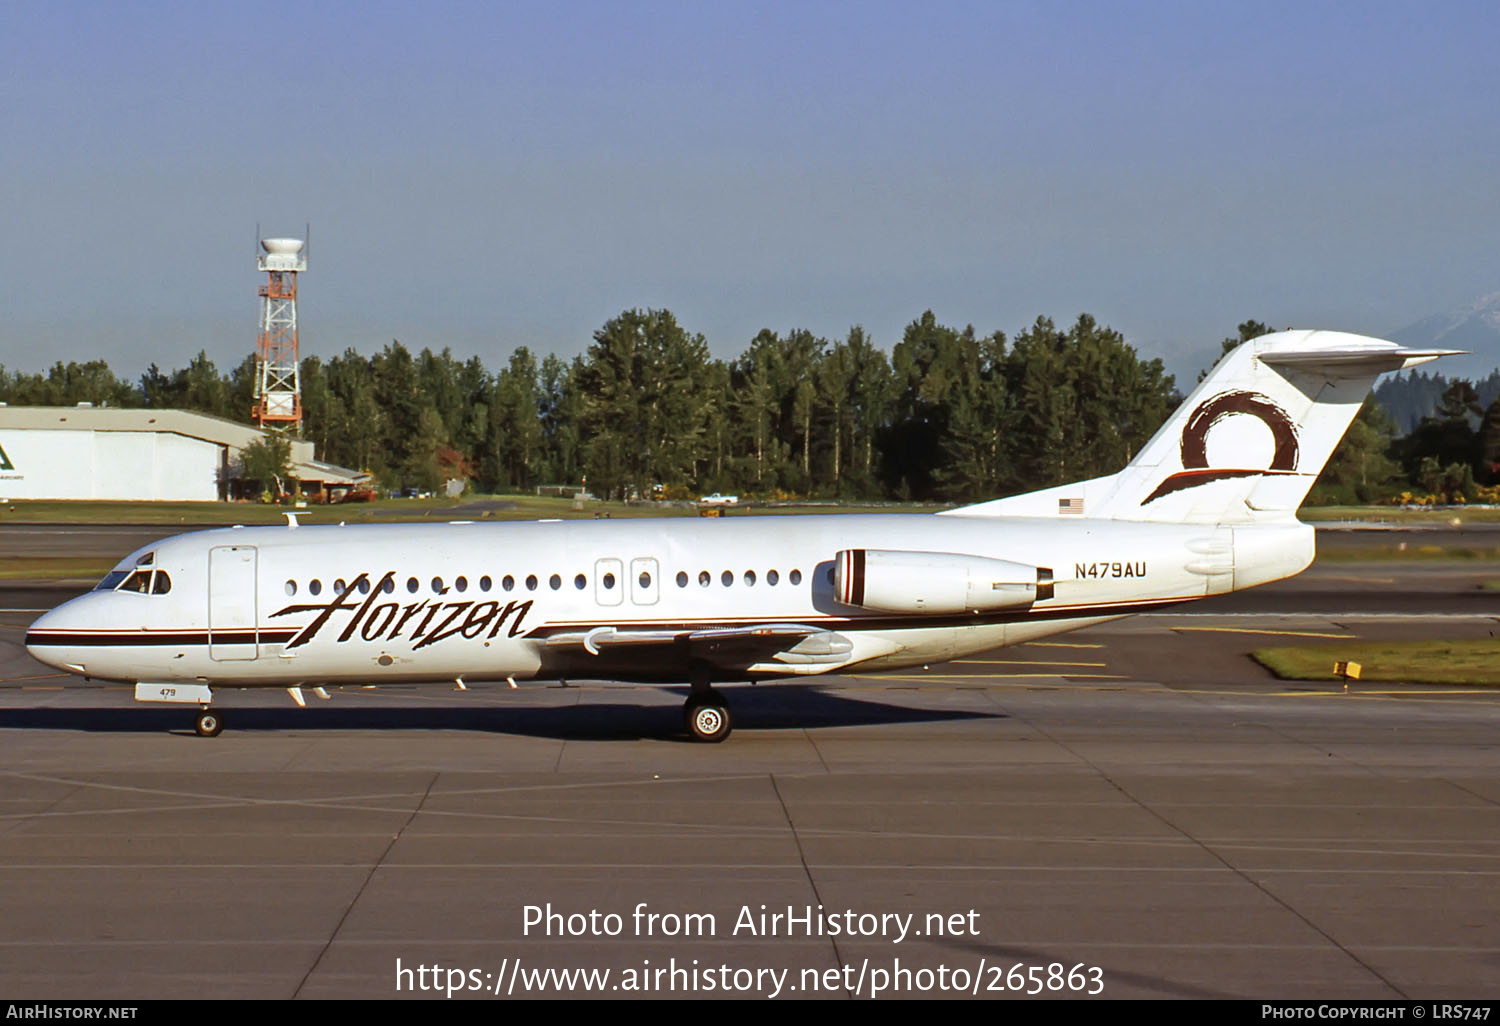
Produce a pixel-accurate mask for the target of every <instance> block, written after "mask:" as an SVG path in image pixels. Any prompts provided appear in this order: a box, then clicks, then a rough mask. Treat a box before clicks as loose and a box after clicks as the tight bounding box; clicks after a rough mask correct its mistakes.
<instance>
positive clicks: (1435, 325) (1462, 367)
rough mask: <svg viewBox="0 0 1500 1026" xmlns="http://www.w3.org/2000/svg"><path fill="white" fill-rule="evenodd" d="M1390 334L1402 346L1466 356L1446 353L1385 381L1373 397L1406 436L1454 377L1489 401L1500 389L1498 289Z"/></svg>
mask: <svg viewBox="0 0 1500 1026" xmlns="http://www.w3.org/2000/svg"><path fill="white" fill-rule="evenodd" d="M1387 337H1388V338H1391V339H1393V340H1395V341H1397V342H1400V343H1401V344H1402V345H1408V346H1414V347H1417V348H1421V349H1462V350H1464V352H1465V354H1466V355H1464V356H1445V357H1444V358H1443V359H1441V360H1439V361H1437V362H1436V363H1429V364H1424V365H1423V366H1422V368H1421V369H1420V370H1416V371H1408V372H1406V373H1405V374H1397V375H1394V376H1390V377H1386V378H1384V379H1382V380H1381V382H1380V384H1379V385H1378V386H1377V387H1376V389H1375V401H1376V402H1378V403H1380V405H1382V406H1384V407H1385V409H1386V412H1387V413H1389V414H1390V415H1391V416H1392V417H1394V418H1395V420H1396V427H1397V429H1398V430H1400V431H1401V432H1402V433H1403V434H1405V433H1407V432H1409V431H1411V429H1412V428H1414V427H1416V426H1417V422H1418V421H1420V420H1421V419H1422V418H1423V417H1430V416H1432V414H1433V412H1434V411H1435V410H1436V409H1437V401H1438V397H1439V396H1441V395H1442V394H1443V390H1444V389H1445V388H1447V387H1448V383H1449V382H1451V381H1453V380H1454V379H1456V378H1468V379H1469V380H1470V381H1472V382H1473V383H1474V384H1475V386H1476V387H1477V388H1478V389H1479V394H1480V401H1481V402H1483V403H1484V404H1485V405H1488V404H1489V403H1490V402H1492V401H1493V400H1494V398H1495V394H1496V392H1497V391H1500V371H1497V368H1500V292H1491V293H1490V294H1489V295H1485V296H1480V297H1479V298H1478V299H1476V300H1474V301H1473V302H1472V303H1469V304H1467V305H1465V306H1462V307H1460V308H1458V309H1456V310H1451V311H1449V312H1448V313H1441V314H1432V315H1431V316H1429V317H1423V318H1422V319H1421V320H1420V321H1417V322H1415V323H1414V324H1408V325H1407V326H1406V327H1404V328H1402V329H1401V330H1400V331H1393V332H1391V333H1390V335H1389V336H1387Z"/></svg>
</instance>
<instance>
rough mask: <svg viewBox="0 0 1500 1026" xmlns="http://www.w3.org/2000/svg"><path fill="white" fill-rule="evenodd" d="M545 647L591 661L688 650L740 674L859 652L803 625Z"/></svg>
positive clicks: (566, 638) (557, 639)
mask: <svg viewBox="0 0 1500 1026" xmlns="http://www.w3.org/2000/svg"><path fill="white" fill-rule="evenodd" d="M546 644H547V647H548V648H581V649H583V650H584V651H585V652H587V653H589V654H590V655H599V654H600V653H601V652H602V651H603V650H605V649H607V648H609V649H614V648H621V647H650V646H657V645H677V646H682V647H684V648H686V649H687V650H688V652H689V654H690V655H691V656H692V658H695V659H702V660H704V661H706V662H709V663H712V664H714V665H715V666H721V667H725V668H736V669H743V668H744V667H747V666H750V665H752V664H756V663H764V662H767V661H774V662H775V663H777V664H781V665H788V664H791V665H795V664H819V665H821V664H826V663H842V662H845V661H847V660H848V658H849V655H850V653H851V652H853V650H854V644H853V642H851V641H850V640H849V639H848V638H846V637H844V636H843V635H842V634H839V633H837V632H835V631H829V630H824V629H823V628H821V627H810V626H808V625H806V624H800V623H774V624H755V625H752V626H744V627H710V628H698V629H689V630H630V629H628V628H626V629H623V630H622V629H619V628H615V627H595V628H593V629H592V630H588V631H571V632H567V633H563V634H554V635H552V637H550V638H548V639H547V642H546Z"/></svg>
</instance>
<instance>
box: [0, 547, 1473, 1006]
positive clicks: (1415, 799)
mask: <svg viewBox="0 0 1500 1026" xmlns="http://www.w3.org/2000/svg"><path fill="white" fill-rule="evenodd" d="M1486 575H1487V576H1486ZM1495 577H1500V573H1497V572H1495V568H1493V567H1488V568H1486V567H1475V566H1471V565H1469V564H1463V563H1459V564H1452V565H1439V564H1418V565H1415V566H1409V565H1403V564H1390V563H1383V564H1368V565H1366V564H1352V565H1339V564H1334V565H1329V566H1320V567H1316V568H1314V570H1312V571H1310V572H1309V573H1308V574H1307V575H1304V577H1303V578H1300V579H1298V580H1296V581H1292V582H1286V583H1284V584H1281V585H1275V586H1271V587H1268V588H1266V589H1261V590H1258V591H1255V592H1250V593H1247V594H1245V595H1240V596H1232V597H1230V598H1227V599H1222V600H1215V603H1216V604H1214V605H1210V604H1208V603H1204V604H1202V605H1200V606H1195V607H1187V608H1185V609H1183V610H1181V611H1177V612H1170V613H1165V614H1159V615H1154V616H1141V617H1135V618H1133V619H1128V620H1121V621H1117V622H1115V623H1111V624H1107V625H1104V626H1102V627H1098V628H1095V629H1093V630H1090V631H1087V632H1080V633H1077V634H1071V635H1064V636H1060V637H1057V638H1054V639H1050V640H1049V641H1048V642H1046V643H1042V644H1035V645H1028V646H1023V647H1018V648H1011V649H1004V650H1001V651H998V652H993V653H988V654H985V655H982V656H976V657H973V658H970V659H965V660H962V661H958V662H954V663H949V664H944V665H941V666H933V667H930V668H928V669H927V670H916V671H911V672H907V673H901V674H895V675H890V676H883V677H865V676H844V677H837V678H830V679H827V680H819V681H816V682H809V683H805V684H782V685H774V686H761V687H756V688H738V689H733V690H731V691H730V692H729V693H730V697H731V699H732V701H733V703H734V711H735V716H736V722H737V730H736V732H735V734H734V736H733V737H732V738H731V739H730V740H729V741H728V742H727V743H725V744H723V745H712V746H710V745H697V744H692V743H689V742H687V741H685V740H683V739H682V738H681V737H680V736H679V735H677V734H676V733H675V731H676V730H677V729H678V719H679V717H678V709H679V706H680V703H681V694H680V693H674V692H672V691H670V690H662V689H650V688H624V687H620V686H613V685H605V684H593V683H585V684H581V685H575V686H570V687H566V688H564V687H558V686H541V685H536V686H530V687H523V688H521V689H519V690H516V691H511V690H509V689H507V688H504V687H500V688H475V689H473V690H471V691H468V692H463V693H460V692H456V691H454V690H452V689H451V688H448V687H442V686H435V687H430V688H417V687H411V688H394V689H391V688H382V689H379V690H366V689H345V690H343V691H336V692H334V694H333V697H332V699H331V701H329V702H326V703H323V702H316V701H314V703H313V705H312V706H311V707H310V708H308V709H306V710H300V709H297V708H295V707H294V706H292V704H291V703H290V701H289V700H288V699H287V698H286V696H285V695H284V694H282V693H280V692H274V693H270V694H246V693H227V694H225V695H224V697H223V702H222V705H223V709H224V711H225V713H226V718H227V723H228V726H227V728H226V731H225V733H224V734H223V735H222V736H220V737H218V738H214V739H204V738H199V737H197V736H195V735H193V734H192V733H191V730H190V725H191V719H190V716H189V715H188V714H186V713H184V712H183V711H180V710H174V709H171V708H155V707H147V706H139V705H134V704H133V703H132V702H131V701H130V695H129V692H128V691H126V690H122V689H118V688H106V687H86V686H64V685H66V684H69V683H70V682H68V681H66V680H64V679H62V678H58V677H56V676H54V675H52V674H51V671H49V670H47V669H46V668H45V667H41V666H39V665H37V664H35V663H33V662H31V661H30V660H29V659H28V657H26V655H25V653H24V649H22V648H21V647H20V641H21V637H22V631H23V629H24V624H25V623H26V622H27V621H28V619H29V618H30V615H31V614H29V613H27V612H16V611H15V610H27V609H30V608H36V607H37V606H39V605H45V604H50V602H49V601H48V599H49V598H56V597H57V596H58V594H59V590H58V589H47V588H42V589H30V590H28V589H26V588H20V587H18V588H12V589H9V590H8V591H6V592H3V593H0V604H3V605H4V606H5V607H6V609H8V610H11V611H9V612H5V613H0V680H3V683H0V991H3V992H4V993H7V994H10V995H13V996H17V997H67V998H76V997H93V998H111V997H113V998H149V997H293V996H296V997H352V998H388V997H415V998H428V999H430V998H433V997H434V996H439V997H441V996H442V995H444V994H445V993H446V988H447V987H448V986H449V985H459V986H462V987H463V988H464V989H463V990H461V991H458V990H456V991H455V992H454V996H455V997H457V996H460V994H462V995H463V996H470V997H474V996H481V995H480V993H479V992H478V991H474V990H470V989H469V988H470V987H471V986H473V987H478V988H480V989H481V990H482V991H483V996H485V997H487V999H490V1000H496V999H500V998H503V997H504V996H506V995H510V996H521V995H522V994H523V993H526V994H535V993H536V992H537V991H536V990H533V989H531V988H532V986H533V984H534V981H535V980H536V977H534V976H533V974H534V973H539V972H545V971H546V970H595V971H603V970H608V972H609V975H608V976H607V977H603V976H597V975H596V976H594V977H592V978H591V981H592V982H590V981H589V980H585V979H581V978H572V979H570V980H567V981H566V982H564V981H562V980H560V979H559V977H557V976H556V975H554V976H552V977H551V978H550V980H548V979H545V978H543V979H542V980H541V981H540V984H539V985H540V987H541V992H543V993H547V994H560V993H573V994H581V993H583V992H584V990H585V988H586V986H591V985H592V986H596V987H597V988H598V989H597V990H595V991H594V992H595V993H601V994H603V995H604V996H611V997H619V996H628V995H630V994H634V993H638V992H644V993H646V994H648V995H649V996H654V997H659V996H696V997H704V996H712V997H718V996H723V995H724V994H725V993H726V988H729V989H728V993H730V994H732V995H736V994H737V995H744V996H749V995H755V996H766V995H769V994H771V993H773V992H774V993H776V994H777V995H778V996H790V997H810V996H833V997H848V996H870V994H871V993H872V991H873V990H874V989H875V987H876V986H877V985H879V986H883V987H885V988H886V989H885V992H884V994H883V996H918V997H921V996H937V995H941V994H947V995H948V996H955V995H956V994H957V993H959V992H962V993H964V994H968V995H970V996H983V997H1017V996H1020V995H1017V994H1016V993H1015V992H1014V991H1013V990H1012V989H1010V988H1014V987H1015V986H1016V985H1017V984H1019V985H1020V987H1021V989H1022V990H1026V989H1031V988H1032V986H1033V985H1032V984H1031V983H1029V982H1027V981H1028V980H1031V979H1038V978H1039V979H1040V980H1041V987H1042V989H1043V990H1044V992H1045V993H1047V994H1049V995H1052V996H1055V995H1057V994H1063V995H1066V994H1070V993H1086V992H1088V991H1091V990H1093V989H1095V983H1094V981H1095V980H1096V979H1097V980H1099V981H1100V985H1101V986H1102V991H1103V996H1105V997H1117V998H1118V997H1254V998H1272V997H1278V998H1313V997H1330V998H1331V997H1339V998H1397V997H1424V998H1435V999H1442V998H1457V997H1463V998H1484V997H1487V998H1494V997H1496V996H1500V971H1497V970H1500V775H1497V773H1496V767H1497V765H1500V694H1496V693H1494V692H1491V691H1485V690H1481V689H1473V688H1423V687H1411V686H1405V687H1403V686H1392V685H1378V686H1373V685H1372V686H1362V685H1359V684H1356V685H1355V686H1354V687H1353V688H1352V689H1351V691H1350V693H1349V694H1344V693H1342V691H1341V690H1340V689H1338V688H1337V687H1332V686H1328V685H1313V684H1297V685H1288V684H1286V683H1283V682H1278V681H1275V680H1272V679H1271V678H1270V677H1269V675H1268V674H1266V673H1265V672H1264V671H1262V670H1260V669H1259V668H1258V667H1257V666H1255V665H1254V664H1253V663H1250V662H1249V661H1248V660H1247V659H1245V658H1244V653H1245V652H1246V651H1248V650H1249V649H1251V648H1253V647H1257V646H1259V645H1262V644H1266V643H1278V644H1280V643H1296V642H1298V641H1299V640H1305V641H1309V642H1313V641H1323V640H1327V638H1328V636H1350V635H1354V636H1365V637H1382V638H1383V637H1393V636H1403V637H1405V636H1412V637H1419V636H1421V637H1468V638H1487V637H1494V632H1495V631H1496V630H1497V629H1500V596H1497V595H1496V593H1494V592H1483V591H1480V590H1479V588H1478V587H1477V584H1478V583H1480V581H1481V580H1482V579H1494V578H1495ZM1476 595H1477V596H1478V598H1475V597H1474V596H1476ZM1331 607H1332V608H1331ZM549 904H550V906H551V909H550V911H551V912H552V913H553V914H554V915H556V916H558V917H559V918H557V919H556V920H555V921H552V926H551V928H550V929H549V928H548V927H547V926H546V925H545V924H546V923H548V922H549V920H548V919H547V918H546V914H545V913H546V910H547V908H546V907H547V906H548V905H549ZM528 906H535V907H537V909H538V911H535V912H528ZM762 906H764V908H762ZM820 906H821V910H820ZM637 909H641V910H642V917H641V918H637V917H636V916H635V912H636V911H637ZM789 910H790V915H791V920H790V921H788V918H787V916H788V911H789ZM591 912H594V913H597V915H595V916H593V917H590V916H589V913H591ZM653 913H655V914H656V915H657V916H658V918H657V919H655V920H651V919H650V918H649V917H650V916H651V914H653ZM778 913H779V914H780V915H781V919H780V920H772V919H766V918H763V917H768V916H772V915H774V914H778ZM575 914H576V915H577V916H578V917H579V918H576V919H571V920H570V919H569V918H568V917H570V916H573V915H575ZM610 914H614V915H616V916H618V917H619V919H618V921H615V920H610V919H608V918H607V917H608V916H609V915H610ZM690 914H693V915H696V916H698V917H699V918H697V919H691V920H690V919H688V918H686V917H688V916H689V915H690ZM747 916H748V919H747V918H746V917H747ZM908 916H909V917H911V918H905V917H908ZM929 916H930V917H933V918H930V919H929ZM538 917H540V919H541V922H539V923H537V924H536V925H532V926H528V925H527V923H528V918H533V919H534V918H538ZM709 917H712V918H709ZM804 923H805V924H806V925H803V924H804ZM689 924H691V925H689ZM903 924H905V925H904V927H903ZM616 926H617V927H618V931H617V933H616V934H615V935H610V929H611V928H612V927H616ZM903 929H904V930H905V932H904V933H902V932H901V931H902V930H903ZM835 930H837V933H835V932H834V931H835ZM694 931H695V932H694ZM689 933H691V935H688V934H689ZM398 962H399V966H400V967H401V969H404V970H406V971H407V972H406V975H401V974H400V973H398ZM1054 965H1055V966H1060V967H1061V970H1060V972H1059V971H1056V970H1053V969H1051V968H1050V967H1052V966H1054ZM433 966H437V967H440V968H441V970H442V973H441V974H439V975H433V974H432V973H431V972H430V969H431V968H432V967H433ZM1015 967H1019V973H1018V974H1015V973H1013V972H1012V970H1013V969H1014V968H1015ZM1031 967H1039V972H1035V973H1033V972H1030V969H1031ZM414 969H425V970H429V971H427V972H422V973H420V974H418V973H415V972H412V970H414ZM1094 969H1098V970H1099V972H1098V973H1097V974H1095V973H1094V972H1093V970H1094ZM450 970H459V971H461V973H460V975H457V976H455V975H452V974H450V972H449V971H450ZM902 970H905V974H904V975H903V973H902ZM1075 970H1076V972H1075ZM1070 973H1071V974H1072V976H1071V979H1070V978H1069V974H1070ZM1054 980H1055V981H1059V982H1058V984H1057V986H1058V987H1059V988H1060V989H1054V990H1047V989H1046V988H1047V987H1048V986H1049V984H1050V983H1051V982H1052V981H1054ZM960 981H961V982H962V984H963V985H962V987H960V986H959V983H960ZM439 982H440V983H441V989H438V990H433V989H431V987H432V985H434V984H437V983H439ZM1075 984H1076V985H1078V986H1079V990H1078V991H1073V990H1070V989H1069V987H1070V986H1072V985H1075ZM424 986H425V987H426V988H427V989H423V987H424ZM642 986H644V987H645V988H646V989H645V990H644V991H639V990H633V989H630V988H631V987H637V988H639V987H642ZM620 987H623V988H625V989H619V990H617V989H612V988H620ZM668 988H672V989H668ZM709 988H713V989H709ZM740 988H743V989H740ZM940 988H942V989H940ZM497 991H498V994H497V993H496V992H497Z"/></svg>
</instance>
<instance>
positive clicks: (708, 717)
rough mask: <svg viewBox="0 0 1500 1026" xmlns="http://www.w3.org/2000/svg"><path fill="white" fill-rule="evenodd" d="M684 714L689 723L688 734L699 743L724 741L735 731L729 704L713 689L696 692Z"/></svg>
mask: <svg viewBox="0 0 1500 1026" xmlns="http://www.w3.org/2000/svg"><path fill="white" fill-rule="evenodd" d="M682 712H683V716H684V717H685V719H686V722H687V732H688V733H689V734H690V735H692V737H693V739H694V740H697V741H708V742H719V741H723V740H724V739H725V738H726V737H728V736H729V732H730V731H731V730H733V729H734V724H733V721H732V720H731V719H730V716H729V703H728V702H727V701H725V699H724V696H723V695H721V694H719V693H718V692H717V691H714V690H712V689H709V690H706V691H703V692H698V691H694V692H693V694H692V695H691V697H689V698H688V700H687V704H686V705H684V706H683V709H682Z"/></svg>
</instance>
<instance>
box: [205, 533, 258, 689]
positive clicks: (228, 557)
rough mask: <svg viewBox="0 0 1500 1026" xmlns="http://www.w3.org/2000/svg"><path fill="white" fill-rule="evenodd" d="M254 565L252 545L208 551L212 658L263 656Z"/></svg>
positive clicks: (209, 647) (210, 652)
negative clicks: (256, 614)
mask: <svg viewBox="0 0 1500 1026" xmlns="http://www.w3.org/2000/svg"><path fill="white" fill-rule="evenodd" d="M255 563H256V552H255V546H253V545H220V546H217V547H215V548H212V549H209V550H208V655H209V658H210V659H218V660H221V661H223V660H233V659H254V658H256V657H257V656H259V655H260V628H259V625H258V624H257V622H256V616H255V609H256V598H257V596H256V594H255V571H256V566H255Z"/></svg>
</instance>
